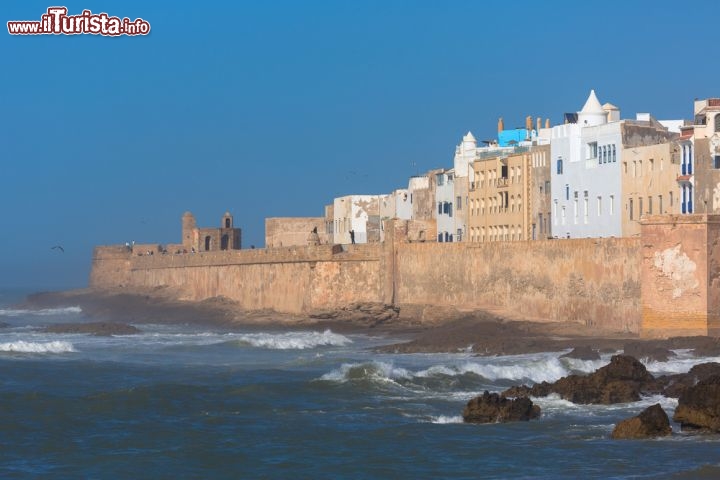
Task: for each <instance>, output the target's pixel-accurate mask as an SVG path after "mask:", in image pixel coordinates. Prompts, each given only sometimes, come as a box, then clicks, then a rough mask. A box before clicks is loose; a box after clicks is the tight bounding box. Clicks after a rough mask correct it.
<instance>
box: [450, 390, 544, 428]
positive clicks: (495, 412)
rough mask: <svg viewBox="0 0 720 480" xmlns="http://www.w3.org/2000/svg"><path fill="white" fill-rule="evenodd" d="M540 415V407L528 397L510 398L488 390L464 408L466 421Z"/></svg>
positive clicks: (509, 420)
mask: <svg viewBox="0 0 720 480" xmlns="http://www.w3.org/2000/svg"><path fill="white" fill-rule="evenodd" d="M539 416H540V407H538V406H537V405H533V402H532V400H530V399H529V398H527V397H521V398H516V399H510V398H507V397H504V396H501V395H499V394H497V393H489V392H488V391H487V390H486V391H485V393H483V394H482V395H480V396H479V397H475V398H473V399H472V400H470V401H469V402H468V404H467V406H466V407H465V409H464V410H463V420H464V421H465V422H466V423H504V422H517V421H528V420H531V419H533V418H538V417H539Z"/></svg>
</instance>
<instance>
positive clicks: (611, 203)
mask: <svg viewBox="0 0 720 480" xmlns="http://www.w3.org/2000/svg"><path fill="white" fill-rule="evenodd" d="M613 213H615V195H610V215H612V214H613Z"/></svg>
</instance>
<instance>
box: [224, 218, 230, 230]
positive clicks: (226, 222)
mask: <svg viewBox="0 0 720 480" xmlns="http://www.w3.org/2000/svg"><path fill="white" fill-rule="evenodd" d="M225 228H230V219H229V218H226V219H225Z"/></svg>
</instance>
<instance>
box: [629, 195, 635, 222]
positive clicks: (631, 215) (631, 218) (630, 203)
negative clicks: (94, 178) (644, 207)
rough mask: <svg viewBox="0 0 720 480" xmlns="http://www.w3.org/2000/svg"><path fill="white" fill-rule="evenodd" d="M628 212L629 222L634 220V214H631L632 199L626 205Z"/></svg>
mask: <svg viewBox="0 0 720 480" xmlns="http://www.w3.org/2000/svg"><path fill="white" fill-rule="evenodd" d="M628 212H629V214H630V220H634V219H633V213H634V212H633V199H632V198H631V199H630V202H629V203H628Z"/></svg>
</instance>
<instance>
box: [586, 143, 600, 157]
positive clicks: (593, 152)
mask: <svg viewBox="0 0 720 480" xmlns="http://www.w3.org/2000/svg"><path fill="white" fill-rule="evenodd" d="M597 156H598V145H597V142H590V143H588V144H587V158H588V159H591V158H597Z"/></svg>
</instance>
